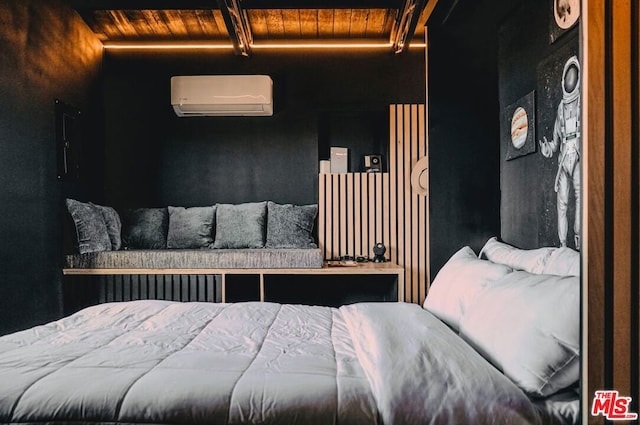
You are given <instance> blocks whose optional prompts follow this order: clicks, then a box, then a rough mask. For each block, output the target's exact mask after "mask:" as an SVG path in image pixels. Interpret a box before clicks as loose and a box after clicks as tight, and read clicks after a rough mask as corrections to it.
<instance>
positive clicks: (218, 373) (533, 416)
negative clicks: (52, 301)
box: [0, 301, 554, 425]
mask: <svg viewBox="0 0 640 425" xmlns="http://www.w3.org/2000/svg"><path fill="white" fill-rule="evenodd" d="M542 412H543V410H541V409H539V408H538V407H536V405H535V404H532V403H531V401H530V400H529V399H528V398H527V397H526V396H525V395H524V393H523V392H521V391H520V390H519V389H518V388H517V387H516V386H515V385H514V384H513V383H511V381H509V380H508V379H507V378H506V377H504V376H503V375H502V374H501V373H500V372H498V371H497V370H496V369H494V368H493V367H491V366H490V365H489V364H488V363H487V362H486V361H485V360H484V359H483V358H482V357H480V355H478V354H477V353H476V352H475V351H473V350H472V349H471V348H470V347H469V346H468V345H466V344H465V343H464V342H463V341H462V340H460V339H459V338H458V336H457V335H455V334H454V333H453V332H452V331H451V330H450V329H449V328H447V327H446V326H445V325H444V324H442V323H441V322H440V321H439V320H437V319H436V318H435V317H434V316H432V315H431V314H430V313H428V312H427V311H425V310H423V309H422V308H420V307H419V306H417V305H412V304H403V303H366V304H354V305H350V306H343V307H341V308H339V309H336V308H329V307H311V306H299V305H279V304H273V303H238V304H211V303H175V302H166V301H133V302H127V303H111V304H102V305H98V306H94V307H90V308H88V309H85V310H83V311H81V312H79V313H76V314H75V315H72V316H70V317H68V318H64V319H62V320H59V321H57V322H53V323H50V324H47V325H43V326H39V327H35V328H32V329H29V330H26V331H23V332H18V333H15V334H11V335H7V336H4V337H2V338H0V423H12V424H14V423H15V424H18V423H19V424H23V423H63V422H66V423H69V422H73V423H76V424H80V423H115V422H117V423H121V424H193V423H200V424H227V423H229V424H235V423H251V424H253V423H279V424H305V425H306V424H333V423H339V424H375V423H384V424H521V423H522V424H525V423H531V424H550V423H553V422H554V421H553V420H552V418H551V417H547V416H546V415H545V414H543V413H542Z"/></svg>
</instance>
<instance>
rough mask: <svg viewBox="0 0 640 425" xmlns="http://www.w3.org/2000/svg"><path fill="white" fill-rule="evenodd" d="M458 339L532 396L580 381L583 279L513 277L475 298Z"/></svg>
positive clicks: (537, 276) (521, 273)
mask: <svg viewBox="0 0 640 425" xmlns="http://www.w3.org/2000/svg"><path fill="white" fill-rule="evenodd" d="M460 335H461V336H462V337H463V338H464V339H465V340H467V341H468V342H469V343H470V344H471V345H472V346H473V347H475V348H476V350H477V351H478V352H480V354H482V355H483V356H484V357H485V358H486V359H487V360H489V361H490V362H492V363H493V364H494V365H495V366H496V367H497V368H499V369H500V370H502V371H503V373H504V374H505V375H506V376H507V377H509V378H510V379H511V380H512V381H514V382H515V383H516V384H517V385H518V386H519V387H520V388H522V389H523V390H524V391H526V392H527V393H529V394H531V395H537V396H548V395H550V394H553V393H555V392H557V391H558V390H561V389H563V388H566V387H568V386H570V385H572V384H574V383H575V382H577V381H578V379H579V377H580V279H579V278H578V277H575V276H565V277H563V276H551V275H535V274H530V273H527V272H524V271H515V272H513V273H511V274H509V275H507V276H505V277H504V278H503V279H501V280H500V281H498V282H493V283H492V284H491V285H489V286H487V287H486V288H485V289H484V290H483V291H482V292H481V293H480V294H478V295H477V296H476V299H475V301H474V303H473V304H470V305H468V306H467V311H466V312H465V314H464V316H463V317H462V319H461V321H460Z"/></svg>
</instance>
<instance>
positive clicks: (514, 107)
mask: <svg viewBox="0 0 640 425" xmlns="http://www.w3.org/2000/svg"><path fill="white" fill-rule="evenodd" d="M535 96H536V93H535V90H532V91H531V92H529V93H527V94H526V95H524V96H522V97H521V98H520V99H518V100H517V101H516V102H514V103H512V104H511V105H509V106H507V107H506V108H504V109H503V110H502V114H501V116H500V139H501V141H502V143H503V145H506V152H507V154H506V160H507V161H508V160H510V159H514V158H518V157H520V156H523V155H528V154H530V153H534V152H535V151H536V137H535V128H536V116H535V110H536V108H535Z"/></svg>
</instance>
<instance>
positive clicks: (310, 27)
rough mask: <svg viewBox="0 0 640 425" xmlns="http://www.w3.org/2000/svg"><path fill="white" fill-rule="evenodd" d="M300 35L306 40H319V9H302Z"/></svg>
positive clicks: (300, 12) (300, 11)
mask: <svg viewBox="0 0 640 425" xmlns="http://www.w3.org/2000/svg"><path fill="white" fill-rule="evenodd" d="M299 14H300V34H301V37H302V38H305V39H317V38H318V36H319V32H318V19H319V18H318V9H300V10H299Z"/></svg>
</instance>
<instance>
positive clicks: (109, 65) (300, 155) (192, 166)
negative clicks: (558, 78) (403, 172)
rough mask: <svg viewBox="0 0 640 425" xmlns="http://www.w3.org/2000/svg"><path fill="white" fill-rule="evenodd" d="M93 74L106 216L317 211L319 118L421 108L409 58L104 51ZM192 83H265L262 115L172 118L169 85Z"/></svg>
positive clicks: (420, 61) (414, 60) (413, 54)
mask: <svg viewBox="0 0 640 425" xmlns="http://www.w3.org/2000/svg"><path fill="white" fill-rule="evenodd" d="M104 69H105V86H104V93H105V128H106V133H105V134H106V143H107V145H106V146H107V151H106V152H107V155H106V160H107V165H106V167H107V168H106V174H105V176H106V197H107V199H108V201H109V202H110V203H111V204H113V205H114V206H115V207H116V208H125V207H130V206H150V205H182V206H193V205H208V204H212V203H218V202H232V203H239V202H248V201H259V200H265V199H271V200H274V201H277V202H282V203H285V202H291V203H300V204H301V203H311V202H317V173H318V160H319V150H322V149H323V148H322V146H321V147H320V149H319V142H320V140H319V139H320V138H321V135H326V134H327V131H325V130H326V129H323V128H322V126H323V125H325V123H327V122H331V119H327V117H331V116H332V114H337V115H338V116H342V115H344V114H345V113H347V114H348V113H352V112H354V111H356V112H358V113H359V114H364V116H365V117H366V116H367V114H369V113H371V114H373V116H374V117H377V116H379V114H380V111H382V112H383V116H385V117H388V112H387V111H388V105H389V104H391V103H424V101H425V100H424V86H425V81H424V75H425V74H424V51H422V50H421V49H415V50H412V51H410V52H408V54H403V55H393V54H391V53H390V52H386V51H385V52H380V51H376V52H362V51H347V52H345V51H342V52H339V51H338V52H318V51H315V52H314V51H310V52H305V51H297V50H294V51H290V52H286V51H285V52H282V51H281V52H278V51H268V52H267V51H256V52H255V54H254V56H252V57H251V58H242V57H236V56H233V55H232V54H230V53H228V52H220V53H209V52H182V53H175V52H166V51H164V52H155V53H151V52H147V53H140V52H138V53H122V52H117V53H112V52H109V53H108V54H107V55H106V60H105V67H104ZM200 74H267V75H270V76H271V77H272V79H273V81H274V92H275V94H274V103H275V109H276V110H275V113H274V115H273V116H272V117H197V118H195V117H190V118H179V117H177V116H176V115H175V114H174V112H173V110H172V109H171V105H170V91H169V88H170V85H169V81H170V77H171V76H174V75H200ZM365 121H366V120H365ZM361 122H362V120H359V121H358V122H356V123H355V125H356V126H357V125H361ZM374 125H377V124H376V122H375V121H374ZM385 140H386V143H387V144H388V136H386V137H385ZM322 143H327V141H326V140H324V141H322ZM322 143H321V144H322ZM351 143H353V144H354V146H357V145H358V144H360V143H365V144H366V143H369V141H364V142H363V141H362V140H358V139H357V138H355V139H354V140H352V141H351Z"/></svg>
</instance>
